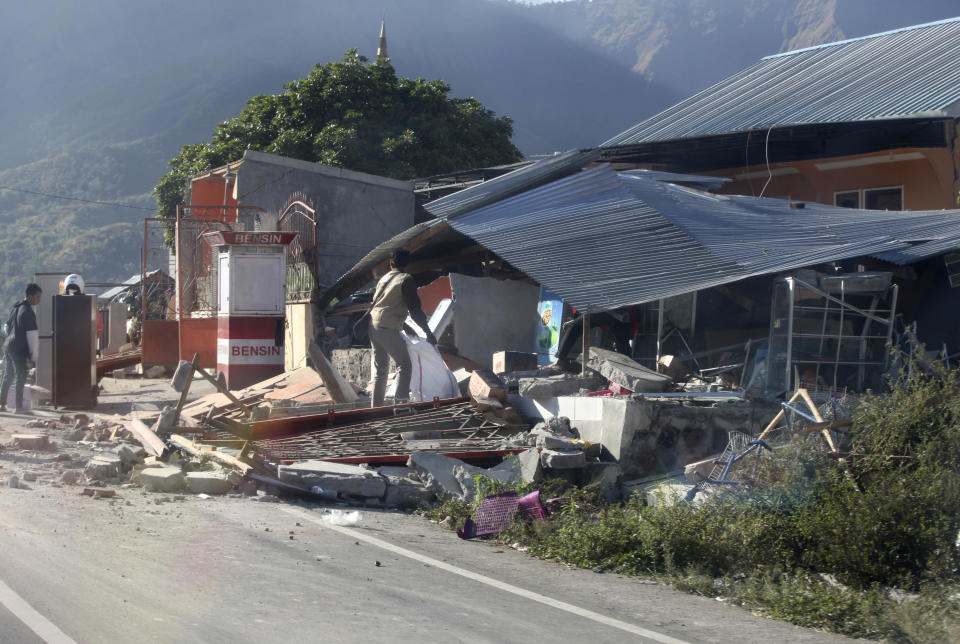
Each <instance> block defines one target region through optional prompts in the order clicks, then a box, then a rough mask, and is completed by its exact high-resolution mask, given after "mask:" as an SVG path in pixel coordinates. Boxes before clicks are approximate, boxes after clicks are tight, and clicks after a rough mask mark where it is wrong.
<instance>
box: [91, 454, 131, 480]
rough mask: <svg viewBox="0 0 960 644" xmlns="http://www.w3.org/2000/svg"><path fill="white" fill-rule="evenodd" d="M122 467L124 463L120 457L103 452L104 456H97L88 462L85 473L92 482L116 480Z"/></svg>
mask: <svg viewBox="0 0 960 644" xmlns="http://www.w3.org/2000/svg"><path fill="white" fill-rule="evenodd" d="M122 466H123V461H121V460H120V457H119V456H117V455H116V454H112V453H110V452H103V453H102V454H97V455H96V456H94V457H93V458H91V459H90V460H89V461H88V462H87V466H86V467H85V468H84V469H83V473H84V474H85V475H86V477H87V478H88V479H90V480H91V481H93V480H101V481H103V480H109V479H115V478H118V477H119V476H120V468H121V467H122Z"/></svg>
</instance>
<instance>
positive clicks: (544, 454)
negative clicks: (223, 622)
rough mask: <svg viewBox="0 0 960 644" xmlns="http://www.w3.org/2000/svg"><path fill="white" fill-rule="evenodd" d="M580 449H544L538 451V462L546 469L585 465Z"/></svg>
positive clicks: (585, 461)
mask: <svg viewBox="0 0 960 644" xmlns="http://www.w3.org/2000/svg"><path fill="white" fill-rule="evenodd" d="M586 463H587V459H586V457H585V456H584V454H583V451H582V450H579V449H578V450H554V449H545V450H542V451H541V452H540V464H541V465H543V467H544V468H545V469H548V470H573V469H578V468H582V467H583V466H584V465H586Z"/></svg>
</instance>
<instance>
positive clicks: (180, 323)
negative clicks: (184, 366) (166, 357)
mask: <svg viewBox="0 0 960 644" xmlns="http://www.w3.org/2000/svg"><path fill="white" fill-rule="evenodd" d="M182 223H183V212H182V209H181V206H177V222H176V231H175V232H176V247H177V358H180V357H181V355H180V354H181V351H180V349H181V347H183V243H182V242H183V240H182V237H183V235H182V231H181V227H182Z"/></svg>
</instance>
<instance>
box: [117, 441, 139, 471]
mask: <svg viewBox="0 0 960 644" xmlns="http://www.w3.org/2000/svg"><path fill="white" fill-rule="evenodd" d="M114 451H115V453H116V455H117V456H119V457H120V461H121V463H122V464H123V469H124V470H129V469H130V468H132V467H133V466H134V465H139V464H140V463H143V459H144V457H145V456H146V455H147V453H146V450H144V449H143V448H142V447H136V448H134V447H131V446H130V445H121V446H120V447H118V448H117V449H116V450H114Z"/></svg>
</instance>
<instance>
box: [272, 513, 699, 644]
mask: <svg viewBox="0 0 960 644" xmlns="http://www.w3.org/2000/svg"><path fill="white" fill-rule="evenodd" d="M283 511H284V512H287V513H289V514H295V515H296V516H299V517H301V518H304V519H306V520H307V521H310V522H312V523H317V524H319V525H321V526H323V527H324V528H328V529H330V530H334V531H336V532H339V533H341V534H345V535H347V536H348V537H351V538H353V539H356V540H358V541H366V542H367V543H369V544H372V545H375V546H377V547H379V548H383V549H384V550H389V551H390V552H393V553H396V554H398V555H401V556H403V557H407V558H409V559H413V560H415V561H419V562H421V563H425V564H429V565H431V566H433V567H435V568H439V569H441V570H445V571H447V572H449V573H453V574H454V575H460V576H461V577H465V578H467V579H470V580H472V581H476V582H479V583H481V584H486V585H487V586H491V587H493V588H496V589H498V590H502V591H505V592H508V593H512V594H514V595H517V596H519V597H523V598H525V599H530V600H532V601H535V602H539V603H541V604H545V605H547V606H551V607H553V608H557V609H559V610H562V611H566V612H568V613H572V614H574V615H577V616H579V617H584V618H586V619H590V620H593V621H595V622H598V623H600V624H606V625H607V626H612V627H613V628H617V629H620V630H622V631H626V632H628V633H633V634H634V635H639V636H641V637H645V638H647V639H649V640H653V641H655V642H662V643H663V644H689V643H688V642H685V641H684V640H678V639H676V638H675V637H670V636H669V635H664V634H662V633H657V632H656V631H651V630H648V629H646V628H641V627H640V626H635V625H633V624H629V623H627V622H623V621H620V620H619V619H614V618H613V617H607V616H606V615H601V614H600V613H595V612H594V611H592V610H587V609H586V608H582V607H580V606H575V605H573V604H568V603H567V602H562V601H560V600H558V599H553V598H552V597H546V596H545V595H541V594H540V593H535V592H533V591H532V590H526V589H524V588H520V587H519V586H514V585H512V584H508V583H506V582H502V581H498V580H496V579H493V578H492V577H487V576H486V575H481V574H480V573H476V572H472V571H470V570H465V569H463V568H459V567H457V566H454V565H451V564H448V563H446V562H443V561H440V560H439V559H434V558H433V557H428V556H426V555H422V554H420V553H419V552H414V551H413V550H407V549H406V548H401V547H400V546H395V545H394V544H392V543H388V542H386V541H383V540H382V539H378V538H376V537H372V536H370V535H368V534H367V533H365V532H363V531H360V530H354V529H353V528H347V527H344V526H338V525H333V524H330V523H327V522H326V521H324V520H322V519H321V518H319V517H318V516H317V515H316V514H313V513H310V512H306V511H304V510H297V509H294V508H283Z"/></svg>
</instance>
